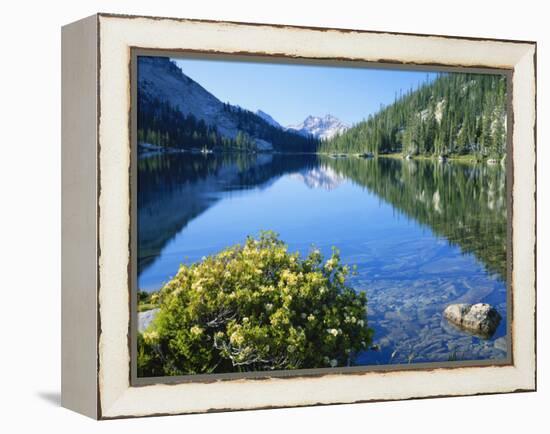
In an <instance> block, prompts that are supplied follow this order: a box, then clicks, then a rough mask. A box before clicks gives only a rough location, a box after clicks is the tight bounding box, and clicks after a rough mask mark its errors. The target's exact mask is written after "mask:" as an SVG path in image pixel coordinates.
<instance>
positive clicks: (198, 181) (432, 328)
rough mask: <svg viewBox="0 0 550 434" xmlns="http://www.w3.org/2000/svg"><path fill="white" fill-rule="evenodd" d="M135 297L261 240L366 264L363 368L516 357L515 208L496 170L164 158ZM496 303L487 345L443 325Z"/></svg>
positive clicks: (149, 206) (150, 177)
mask: <svg viewBox="0 0 550 434" xmlns="http://www.w3.org/2000/svg"><path fill="white" fill-rule="evenodd" d="M138 183H139V186H138V191H139V193H138V238H139V241H138V245H139V247H138V250H139V252H138V257H139V278H138V280H139V288H140V289H141V290H146V291H152V290H156V289H159V288H160V287H161V286H162V284H163V283H164V282H166V281H167V280H169V279H170V277H171V276H173V275H174V274H175V273H176V272H177V270H178V267H179V265H180V264H181V263H191V262H195V261H198V260H200V259H201V258H202V257H203V256H206V255H209V254H213V253H216V252H218V251H220V250H222V249H224V248H225V247H227V246H230V245H233V244H236V243H242V242H243V241H244V240H245V238H246V236H248V235H257V234H258V233H259V232H260V231H261V230H267V229H269V230H274V231H275V232H277V233H279V235H280V237H281V239H282V240H284V241H285V242H286V243H287V244H288V246H289V249H290V250H291V251H296V250H299V251H300V252H302V253H304V254H305V253H307V251H308V250H309V249H310V248H311V247H312V246H315V247H317V248H320V249H321V251H322V252H324V253H325V255H328V254H329V252H330V250H331V248H332V247H333V246H335V247H337V248H338V249H339V250H340V252H341V257H342V260H343V262H345V263H348V264H350V265H353V264H355V265H357V272H358V273H357V275H356V276H353V277H352V278H351V279H350V284H351V285H352V286H353V287H354V288H355V289H357V290H358V291H366V293H367V296H368V324H369V326H370V327H372V328H373V329H374V331H375V337H374V342H373V343H374V345H375V348H376V349H373V350H370V351H367V352H365V353H364V354H361V355H360V356H359V358H358V360H357V363H359V364H388V363H409V362H412V363H414V362H426V361H448V360H474V359H475V360H481V359H498V358H503V357H505V356H506V340H505V333H506V282H505V278H506V271H505V270H506V266H505V260H506V248H505V247H506V196H505V191H506V189H505V176H504V170H503V169H502V168H501V167H500V166H487V165H477V166H476V165H462V164H458V163H445V164H443V163H432V162H427V161H401V160H393V159H376V160H374V159H373V160H363V159H359V158H341V159H333V158H327V157H316V156H304V155H258V156H254V155H242V154H241V155H235V154H233V155H229V154H225V155H206V156H203V155H191V154H172V155H162V156H156V157H155V156H154V157H148V158H144V159H141V160H140V161H139V179H138ZM453 302H469V303H477V302H489V303H491V304H493V305H494V306H495V307H496V308H497V310H498V311H499V312H500V313H501V315H502V317H503V321H501V324H500V326H499V328H498V330H497V332H496V333H495V335H494V336H493V337H492V338H491V339H488V340H483V339H480V338H477V337H473V336H470V335H468V334H466V333H463V332H460V331H458V330H456V329H454V328H453V327H451V326H449V325H448V324H447V323H446V322H445V320H442V311H443V309H444V308H445V306H446V305H447V304H449V303H453Z"/></svg>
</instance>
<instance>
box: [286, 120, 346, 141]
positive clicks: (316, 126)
mask: <svg viewBox="0 0 550 434" xmlns="http://www.w3.org/2000/svg"><path fill="white" fill-rule="evenodd" d="M348 128H349V125H347V124H345V123H344V122H342V121H341V120H340V119H338V118H337V117H335V116H333V115H330V114H327V115H325V116H324V117H320V116H311V115H310V116H308V117H307V118H305V119H304V121H303V122H302V123H300V124H298V125H290V126H288V127H287V129H288V130H295V131H297V132H299V133H300V134H303V135H311V136H314V137H317V138H319V139H331V138H332V137H334V136H335V135H337V134H341V133H343V132H344V131H346V130H347V129H348Z"/></svg>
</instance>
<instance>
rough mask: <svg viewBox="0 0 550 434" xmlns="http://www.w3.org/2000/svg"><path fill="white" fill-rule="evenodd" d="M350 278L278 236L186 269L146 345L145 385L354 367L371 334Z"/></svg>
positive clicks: (335, 261) (166, 292)
mask: <svg viewBox="0 0 550 434" xmlns="http://www.w3.org/2000/svg"><path fill="white" fill-rule="evenodd" d="M349 272H350V271H349V267H348V266H346V265H342V264H341V262H340V257H339V253H338V251H337V250H334V251H333V253H332V256H331V257H330V258H329V259H328V260H326V261H324V260H323V258H322V255H321V253H320V252H319V251H318V250H312V251H311V252H310V253H309V254H308V256H307V257H305V258H301V257H300V255H299V253H290V252H288V249H287V246H286V245H285V244H284V243H283V242H282V241H281V240H279V239H278V237H277V236H276V235H275V234H274V233H272V232H265V233H262V234H261V236H260V237H259V238H258V239H254V238H250V237H249V238H248V239H247V240H246V242H245V244H244V245H236V246H233V247H230V248H227V249H225V250H223V251H222V252H220V253H218V254H217V255H214V256H209V257H207V258H205V259H204V260H203V261H201V262H199V263H195V264H192V265H190V266H182V267H181V268H180V270H179V271H178V273H177V275H176V276H175V277H174V279H173V280H171V281H170V282H169V283H168V284H166V285H165V286H164V287H163V288H162V290H161V291H160V293H159V296H158V297H159V307H160V311H159V314H158V316H157V318H156V319H155V320H154V322H153V323H152V325H151V327H149V328H148V329H147V330H146V331H145V333H144V334H143V336H142V338H140V339H141V340H140V343H141V344H140V348H139V357H138V370H139V375H140V376H155V375H183V374H195V373H212V372H243V371H257V370H278V369H298V368H320V367H331V366H347V365H351V364H353V360H354V357H355V355H356V354H357V353H358V352H359V351H361V350H365V349H367V348H368V347H369V345H370V343H371V336H372V331H371V330H370V329H369V328H368V327H367V324H366V301H367V300H366V296H365V294H364V293H363V292H356V291H355V290H353V289H352V288H351V287H349V286H347V285H346V278H347V276H348V274H349Z"/></svg>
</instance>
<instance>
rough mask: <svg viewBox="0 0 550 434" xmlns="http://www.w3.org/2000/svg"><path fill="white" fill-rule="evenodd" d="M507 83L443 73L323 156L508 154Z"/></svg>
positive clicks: (326, 147) (326, 145)
mask: <svg viewBox="0 0 550 434" xmlns="http://www.w3.org/2000/svg"><path fill="white" fill-rule="evenodd" d="M505 116H506V79H505V77H503V76H500V75H491V74H461V73H452V74H440V75H439V76H438V77H437V78H436V79H435V80H433V81H431V82H428V81H427V82H426V83H424V84H423V85H422V86H420V87H419V88H418V89H417V90H414V91H413V90H410V91H408V92H407V93H405V94H404V95H400V96H397V95H396V98H395V101H394V103H393V104H391V105H389V106H387V107H381V109H380V110H379V111H378V112H377V113H376V114H375V115H372V116H369V118H368V119H366V120H364V121H362V122H360V123H358V124H357V125H355V126H354V127H352V128H350V129H349V130H347V131H346V132H345V133H343V134H341V135H338V136H336V137H334V138H332V139H331V140H328V141H325V142H323V143H322V144H321V146H320V151H322V152H348V153H364V152H372V153H375V154H384V153H390V152H402V153H403V154H410V155H417V154H421V155H429V156H431V155H448V154H454V155H462V154H473V155H478V156H481V157H486V156H492V157H494V158H496V157H499V156H502V155H504V154H505V153H506V126H505Z"/></svg>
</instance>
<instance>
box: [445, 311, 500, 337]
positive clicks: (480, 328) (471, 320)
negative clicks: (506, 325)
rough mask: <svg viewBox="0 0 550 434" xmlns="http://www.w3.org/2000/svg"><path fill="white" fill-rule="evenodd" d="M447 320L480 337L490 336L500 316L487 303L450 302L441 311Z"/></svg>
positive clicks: (498, 322)
mask: <svg viewBox="0 0 550 434" xmlns="http://www.w3.org/2000/svg"><path fill="white" fill-rule="evenodd" d="M443 316H444V317H445V319H446V320H447V321H449V322H450V323H452V324H454V325H455V326H457V327H459V328H460V329H462V330H464V331H467V332H469V333H472V334H475V335H477V336H480V337H482V338H486V339H487V338H490V337H491V336H492V335H493V334H494V333H495V330H496V329H497V327H498V325H499V324H500V321H501V319H502V317H501V316H500V314H499V313H498V312H497V310H496V309H495V308H494V307H492V306H491V305H490V304H487V303H477V304H466V303H458V304H450V305H449V306H447V307H446V308H445V310H444V311H443Z"/></svg>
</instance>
